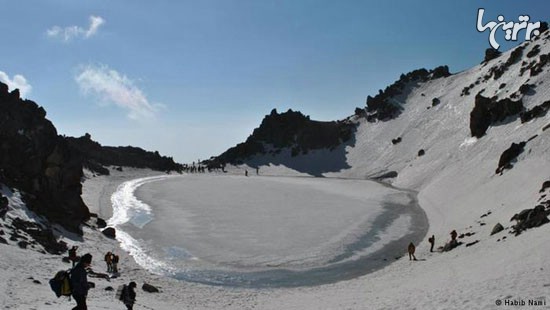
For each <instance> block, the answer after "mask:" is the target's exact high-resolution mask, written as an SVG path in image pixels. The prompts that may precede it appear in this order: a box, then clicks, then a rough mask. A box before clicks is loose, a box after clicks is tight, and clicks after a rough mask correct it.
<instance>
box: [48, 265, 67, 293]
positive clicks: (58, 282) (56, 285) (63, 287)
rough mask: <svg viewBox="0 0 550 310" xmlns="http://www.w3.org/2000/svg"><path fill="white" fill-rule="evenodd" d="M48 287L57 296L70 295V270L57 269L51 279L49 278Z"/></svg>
mask: <svg viewBox="0 0 550 310" xmlns="http://www.w3.org/2000/svg"><path fill="white" fill-rule="evenodd" d="M50 287H51V288H52V291H53V292H54V293H55V296H57V297H58V298H59V297H61V296H71V293H72V288H71V271H70V270H61V271H58V272H57V273H56V274H55V276H54V277H53V279H50Z"/></svg>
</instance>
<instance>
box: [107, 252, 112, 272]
mask: <svg viewBox="0 0 550 310" xmlns="http://www.w3.org/2000/svg"><path fill="white" fill-rule="evenodd" d="M105 264H107V272H113V257H112V254H111V252H107V254H105Z"/></svg>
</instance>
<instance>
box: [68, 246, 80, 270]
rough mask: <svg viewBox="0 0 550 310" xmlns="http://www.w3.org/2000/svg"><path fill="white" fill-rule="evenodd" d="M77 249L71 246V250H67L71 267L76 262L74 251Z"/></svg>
mask: <svg viewBox="0 0 550 310" xmlns="http://www.w3.org/2000/svg"><path fill="white" fill-rule="evenodd" d="M77 249H78V247H77V246H76V245H73V247H72V248H70V249H69V260H70V261H71V262H73V267H74V265H76V262H77V261H78V256H77V255H76V250H77Z"/></svg>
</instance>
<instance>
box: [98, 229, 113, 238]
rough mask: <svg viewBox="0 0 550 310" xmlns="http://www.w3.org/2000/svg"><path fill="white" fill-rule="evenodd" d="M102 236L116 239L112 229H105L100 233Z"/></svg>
mask: <svg viewBox="0 0 550 310" xmlns="http://www.w3.org/2000/svg"><path fill="white" fill-rule="evenodd" d="M101 233H103V235H105V237H107V238H111V239H115V238H116V230H115V229H114V228H113V227H107V228H105V229H104V230H102V231H101Z"/></svg>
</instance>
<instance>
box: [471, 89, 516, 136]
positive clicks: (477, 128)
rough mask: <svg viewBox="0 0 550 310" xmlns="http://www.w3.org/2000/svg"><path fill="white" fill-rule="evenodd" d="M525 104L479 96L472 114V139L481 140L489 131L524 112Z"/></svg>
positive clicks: (507, 99)
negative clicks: (492, 127)
mask: <svg viewBox="0 0 550 310" xmlns="http://www.w3.org/2000/svg"><path fill="white" fill-rule="evenodd" d="M523 109H524V108H523V102H522V101H521V99H520V100H518V101H512V100H511V99H509V98H506V99H502V100H499V101H497V100H496V97H493V98H486V97H483V96H482V95H481V94H477V96H476V98H475V106H474V109H473V110H472V112H471V113H470V131H471V133H472V137H477V138H481V137H482V136H483V135H485V132H487V129H488V128H489V127H490V126H491V125H493V124H495V123H498V122H502V121H504V120H505V119H506V118H507V117H509V116H515V115H518V114H519V113H520V112H521V111H522V110H523Z"/></svg>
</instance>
